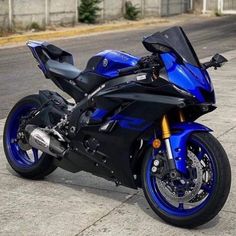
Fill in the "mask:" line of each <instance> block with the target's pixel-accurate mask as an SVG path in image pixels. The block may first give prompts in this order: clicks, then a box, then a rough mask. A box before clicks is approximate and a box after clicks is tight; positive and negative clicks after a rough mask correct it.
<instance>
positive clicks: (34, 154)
mask: <svg viewBox="0 0 236 236" xmlns="http://www.w3.org/2000/svg"><path fill="white" fill-rule="evenodd" d="M41 105H42V104H41V101H40V99H39V96H38V95H30V96H27V97H25V98H23V99H21V100H20V101H19V102H17V103H16V105H15V106H14V107H13V108H12V110H11V111H10V113H9V115H8V117H7V120H6V124H5V127H4V134H3V145H4V151H5V155H6V158H7V161H8V163H9V164H10V166H11V167H12V168H13V169H14V170H15V171H16V172H17V173H18V174H20V175H21V176H23V177H25V178H30V179H41V178H43V177H44V176H46V175H49V174H50V173H51V172H53V171H54V170H55V169H56V166H55V165H54V164H53V157H51V156H50V155H48V154H46V153H42V152H41V151H39V150H37V149H35V148H32V147H30V146H29V145H28V144H27V142H26V141H25V139H24V132H23V129H24V123H25V122H26V120H27V119H28V118H29V116H31V115H32V114H33V113H34V112H35V111H36V109H38V108H39V107H40V106H41Z"/></svg>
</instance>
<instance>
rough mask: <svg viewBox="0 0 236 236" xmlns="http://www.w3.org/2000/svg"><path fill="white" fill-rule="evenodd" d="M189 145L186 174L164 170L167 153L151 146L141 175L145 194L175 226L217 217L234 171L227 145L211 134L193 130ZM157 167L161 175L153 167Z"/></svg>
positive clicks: (206, 220)
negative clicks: (156, 150)
mask: <svg viewBox="0 0 236 236" xmlns="http://www.w3.org/2000/svg"><path fill="white" fill-rule="evenodd" d="M187 145H188V152H187V161H186V167H187V173H186V174H185V175H182V176H180V178H178V179H175V180H173V179H171V178H170V175H169V174H168V173H166V172H163V171H164V170H166V167H165V158H164V156H162V154H159V153H158V154H154V153H153V152H152V150H151V149H150V150H149V151H148V152H147V153H146V155H145V157H144V160H143V164H142V174H141V175H142V176H141V177H142V186H143V191H144V194H145V197H146V199H147V200H148V202H149V204H150V206H151V208H152V209H153V210H154V211H155V212H156V214H157V215H158V216H159V217H161V218H162V219H163V220H165V221H166V222H168V223H170V224H172V225H175V226H179V227H187V228H193V227H197V226H199V225H202V224H204V223H206V222H208V221H209V220H211V219H212V218H214V217H215V216H216V215H217V214H218V212H219V211H220V210H221V208H222V207H223V206H224V204H225V202H226V200H227V197H228V194H229V191H230V184H231V170H230V164H229V161H228V158H227V155H226V153H225V151H224V149H223V147H222V146H221V144H220V143H219V142H218V141H217V139H216V138H214V136H212V135H211V134H210V133H203V132H202V133H201V132H200V133H193V134H192V135H191V136H190V137H189V139H188V142H187ZM155 160H158V161H156V162H155ZM157 164H158V166H157ZM156 166H157V169H154V170H155V171H156V170H157V171H156V172H157V173H158V175H157V174H154V173H153V169H152V168H153V167H154V168H155V167H156ZM162 172H163V173H164V174H163V175H162Z"/></svg>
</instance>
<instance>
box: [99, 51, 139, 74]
mask: <svg viewBox="0 0 236 236" xmlns="http://www.w3.org/2000/svg"><path fill="white" fill-rule="evenodd" d="M97 56H102V57H103V60H101V61H100V63H99V64H98V65H97V66H96V68H95V72H96V73H97V74H99V75H102V76H104V77H107V78H114V77H117V76H119V73H118V70H119V69H122V68H126V67H129V66H135V65H136V64H137V62H138V61H139V59H140V58H139V57H135V56H132V55H130V54H128V53H125V52H121V51H116V50H105V51H102V52H100V53H98V54H97Z"/></svg>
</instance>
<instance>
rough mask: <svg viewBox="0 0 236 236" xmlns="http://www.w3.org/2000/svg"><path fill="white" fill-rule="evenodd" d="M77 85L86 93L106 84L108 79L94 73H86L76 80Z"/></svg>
mask: <svg viewBox="0 0 236 236" xmlns="http://www.w3.org/2000/svg"><path fill="white" fill-rule="evenodd" d="M75 82H76V84H77V85H78V86H79V87H80V88H81V89H82V90H83V91H85V92H86V93H90V92H91V91H92V90H95V89H96V88H97V87H98V86H99V85H101V84H102V83H105V82H106V78H104V77H103V76H100V75H98V74H96V73H94V72H90V71H84V72H82V73H81V74H80V75H79V77H78V78H77V79H76V80H75Z"/></svg>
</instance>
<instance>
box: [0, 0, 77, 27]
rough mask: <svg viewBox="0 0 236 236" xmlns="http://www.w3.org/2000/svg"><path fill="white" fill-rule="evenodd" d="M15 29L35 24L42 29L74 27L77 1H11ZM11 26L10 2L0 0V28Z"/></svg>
mask: <svg viewBox="0 0 236 236" xmlns="http://www.w3.org/2000/svg"><path fill="white" fill-rule="evenodd" d="M11 4H12V26H13V28H29V27H30V25H31V24H32V23H33V22H36V23H37V24H38V25H39V26H40V27H42V28H43V27H45V25H46V23H47V24H48V25H67V24H70V25H73V24H74V23H75V22H76V18H77V17H76V16H77V0H34V1H33V0H11ZM9 26H10V24H9V0H0V28H1V27H4V28H5V29H6V28H8V27H9Z"/></svg>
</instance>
